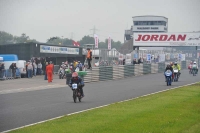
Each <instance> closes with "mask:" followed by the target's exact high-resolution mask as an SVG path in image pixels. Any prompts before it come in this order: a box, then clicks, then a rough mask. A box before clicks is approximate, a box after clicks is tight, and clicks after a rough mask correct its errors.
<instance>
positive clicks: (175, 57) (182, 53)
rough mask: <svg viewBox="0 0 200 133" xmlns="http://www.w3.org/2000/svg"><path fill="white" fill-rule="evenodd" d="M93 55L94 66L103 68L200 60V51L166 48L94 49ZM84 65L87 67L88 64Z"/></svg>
mask: <svg viewBox="0 0 200 133" xmlns="http://www.w3.org/2000/svg"><path fill="white" fill-rule="evenodd" d="M92 55H93V59H92V66H93V67H101V66H116V65H131V64H133V62H134V60H135V62H136V63H138V61H139V62H143V63H162V62H175V61H179V62H181V61H186V60H190V61H194V60H195V59H196V60H198V59H199V58H200V50H175V49H171V48H165V49H164V50H146V49H143V50H116V49H111V50H107V49H94V50H92ZM199 60H200V59H199ZM84 64H85V65H87V63H84ZM199 66H200V63H199Z"/></svg>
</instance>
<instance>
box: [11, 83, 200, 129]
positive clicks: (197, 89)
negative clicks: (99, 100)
mask: <svg viewBox="0 0 200 133" xmlns="http://www.w3.org/2000/svg"><path fill="white" fill-rule="evenodd" d="M116 132H117V133H180V132H181V133H200V83H198V84H195V85H191V86H187V87H181V88H178V89H174V90H170V91H166V92H162V93H158V94H154V95H150V96H146V97H142V98H138V99H135V100H131V101H127V102H122V103H115V104H112V105H110V106H107V107H104V108H99V109H95V110H91V111H87V112H83V113H80V114H76V115H71V116H65V117H62V118H59V119H56V120H52V121H48V122H45V123H42V124H38V125H34V126H30V127H26V128H23V129H18V130H15V131H12V132H11V133H116Z"/></svg>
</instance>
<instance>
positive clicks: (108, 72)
mask: <svg viewBox="0 0 200 133" xmlns="http://www.w3.org/2000/svg"><path fill="white" fill-rule="evenodd" d="M112 79H113V67H112V66H102V67H99V80H100V81H104V80H112Z"/></svg>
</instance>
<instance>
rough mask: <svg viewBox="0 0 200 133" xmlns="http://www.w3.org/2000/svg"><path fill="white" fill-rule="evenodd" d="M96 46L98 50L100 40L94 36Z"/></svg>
mask: <svg viewBox="0 0 200 133" xmlns="http://www.w3.org/2000/svg"><path fill="white" fill-rule="evenodd" d="M94 44H95V48H98V46H99V38H98V36H97V35H96V34H94Z"/></svg>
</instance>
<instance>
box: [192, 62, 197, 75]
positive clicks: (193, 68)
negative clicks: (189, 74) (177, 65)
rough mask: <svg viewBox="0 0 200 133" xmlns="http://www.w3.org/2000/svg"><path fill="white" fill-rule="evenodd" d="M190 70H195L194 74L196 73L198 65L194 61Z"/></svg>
mask: <svg viewBox="0 0 200 133" xmlns="http://www.w3.org/2000/svg"><path fill="white" fill-rule="evenodd" d="M192 70H196V74H197V73H198V66H197V62H196V61H194V63H193V65H192Z"/></svg>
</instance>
